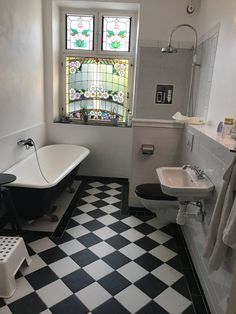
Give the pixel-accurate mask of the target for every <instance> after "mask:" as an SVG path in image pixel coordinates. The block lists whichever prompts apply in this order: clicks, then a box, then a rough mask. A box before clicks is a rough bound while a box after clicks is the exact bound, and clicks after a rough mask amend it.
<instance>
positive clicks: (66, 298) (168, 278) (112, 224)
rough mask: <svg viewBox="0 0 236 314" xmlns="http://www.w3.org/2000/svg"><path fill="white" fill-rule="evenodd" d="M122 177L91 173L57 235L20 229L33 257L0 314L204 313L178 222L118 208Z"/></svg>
mask: <svg viewBox="0 0 236 314" xmlns="http://www.w3.org/2000/svg"><path fill="white" fill-rule="evenodd" d="M122 198H123V184H122V182H119V181H117V182H107V181H106V180H105V181H104V180H102V179H100V180H91V181H89V180H88V182H87V183H86V186H85V190H84V192H83V194H82V198H80V200H79V201H78V204H77V207H76V209H75V210H74V212H73V215H72V217H71V219H70V221H69V224H68V225H67V228H66V231H65V232H64V234H63V236H62V237H60V238H56V237H46V236H43V237H42V235H41V236H39V235H37V236H36V237H32V236H31V237H28V238H27V236H25V242H27V247H28V249H29V253H30V255H31V257H32V263H31V265H30V267H26V266H24V267H21V269H20V271H19V272H18V273H17V276H16V283H17V290H16V292H15V293H14V295H13V297H11V298H9V299H4V300H3V299H0V314H8V313H14V314H18V313H19V314H28V313H30V314H32V313H43V314H49V313H61V314H63V313H66V314H69V313H74V314H83V313H94V314H99V313H101V314H110V313H114V314H125V313H139V314H144V313H145V314H146V313H147V314H148V313H150V314H151V313H160V314H164V313H171V314H178V313H185V314H190V313H195V314H198V313H201V314H204V313H209V312H208V310H207V306H206V307H205V306H204V298H203V297H202V295H201V292H200V291H199V289H198V283H197V281H196V280H195V278H194V273H193V271H192V266H191V263H190V262H189V260H188V256H187V253H186V251H185V247H184V244H183V242H182V240H181V235H180V232H179V231H178V228H177V226H175V225H169V226H167V227H165V228H163V229H162V230H157V229H156V228H155V227H154V223H153V222H154V220H153V217H151V216H147V215H146V216H144V215H139V216H128V215H123V214H122V215H121V213H120V208H121V205H122Z"/></svg>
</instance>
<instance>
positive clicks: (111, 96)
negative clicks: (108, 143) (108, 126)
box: [66, 57, 129, 122]
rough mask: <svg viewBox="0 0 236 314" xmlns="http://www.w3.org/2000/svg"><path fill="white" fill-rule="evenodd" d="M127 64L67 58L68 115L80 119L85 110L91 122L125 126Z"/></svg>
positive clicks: (122, 60)
mask: <svg viewBox="0 0 236 314" xmlns="http://www.w3.org/2000/svg"><path fill="white" fill-rule="evenodd" d="M128 67H129V63H128V60H124V59H110V58H82V57H67V58H66V111H67V115H69V116H70V117H71V118H80V117H81V112H82V111H83V110H85V109H86V111H87V113H88V115H89V119H90V120H104V121H109V120H111V119H112V118H113V117H114V115H115V116H116V118H118V120H119V121H120V122H125V119H126V114H127V95H128Z"/></svg>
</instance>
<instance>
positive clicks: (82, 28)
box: [66, 14, 94, 50]
mask: <svg viewBox="0 0 236 314" xmlns="http://www.w3.org/2000/svg"><path fill="white" fill-rule="evenodd" d="M93 45H94V16H93V15H87V16H79V15H71V14H70V15H67V16H66V49H83V50H93Z"/></svg>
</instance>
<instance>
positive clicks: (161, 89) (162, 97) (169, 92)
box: [155, 84, 174, 105]
mask: <svg viewBox="0 0 236 314" xmlns="http://www.w3.org/2000/svg"><path fill="white" fill-rule="evenodd" d="M173 92H174V85H159V84H158V85H157V87H156V100H155V103H156V104H159V105H164V104H172V100H173Z"/></svg>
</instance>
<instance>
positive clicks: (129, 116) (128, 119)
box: [127, 109, 132, 126]
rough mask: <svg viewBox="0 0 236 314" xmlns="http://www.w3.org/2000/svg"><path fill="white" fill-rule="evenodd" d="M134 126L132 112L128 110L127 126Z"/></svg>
mask: <svg viewBox="0 0 236 314" xmlns="http://www.w3.org/2000/svg"><path fill="white" fill-rule="evenodd" d="M131 124H132V112H131V111H130V110H129V109H128V110H127V126H131Z"/></svg>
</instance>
